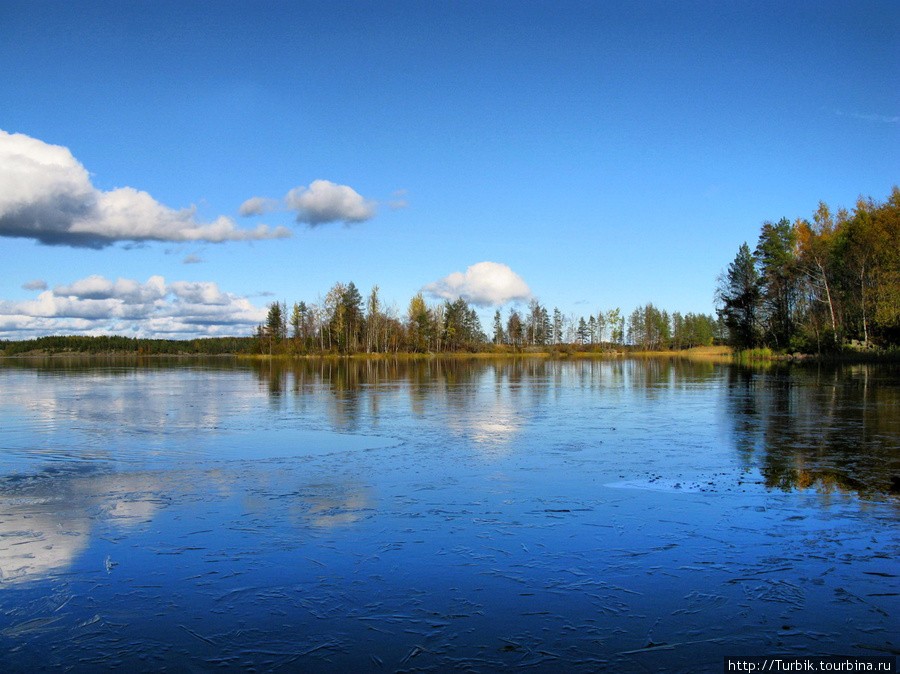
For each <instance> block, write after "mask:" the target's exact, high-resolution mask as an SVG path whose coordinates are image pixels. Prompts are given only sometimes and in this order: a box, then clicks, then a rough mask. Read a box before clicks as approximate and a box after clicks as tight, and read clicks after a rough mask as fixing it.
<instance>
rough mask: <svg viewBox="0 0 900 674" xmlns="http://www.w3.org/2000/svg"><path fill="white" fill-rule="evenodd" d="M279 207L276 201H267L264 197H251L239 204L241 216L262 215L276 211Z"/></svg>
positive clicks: (279, 204)
mask: <svg viewBox="0 0 900 674" xmlns="http://www.w3.org/2000/svg"><path fill="white" fill-rule="evenodd" d="M280 207H281V203H280V202H279V201H278V200H277V199H268V198H266V197H251V198H250V199H247V201H245V202H244V203H242V204H241V208H240V213H241V215H244V216H247V215H262V214H263V213H271V212H272V211H277V210H278V209H279V208H280Z"/></svg>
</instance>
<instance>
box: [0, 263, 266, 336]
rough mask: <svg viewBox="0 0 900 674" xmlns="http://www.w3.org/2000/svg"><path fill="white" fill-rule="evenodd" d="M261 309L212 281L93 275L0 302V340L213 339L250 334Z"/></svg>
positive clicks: (260, 317) (260, 319) (261, 318)
mask: <svg viewBox="0 0 900 674" xmlns="http://www.w3.org/2000/svg"><path fill="white" fill-rule="evenodd" d="M266 312H267V309H266V308H265V307H257V306H256V305H254V304H253V303H251V302H250V301H249V300H247V299H246V298H244V297H240V296H237V295H233V294H231V293H226V292H223V291H222V290H220V289H219V287H218V286H217V285H216V284H215V283H209V282H186V281H175V282H173V283H169V284H167V283H166V281H165V279H164V278H163V277H162V276H151V277H150V278H149V279H148V280H147V281H146V282H144V283H141V282H140V281H136V280H134V279H124V278H119V279H117V280H115V281H112V280H110V279H107V278H105V277H103V276H99V275H94V276H89V277H87V278H84V279H79V280H77V281H74V282H73V283H71V284H69V285H57V286H55V287H54V288H53V289H52V290H45V291H44V292H41V293H40V294H39V295H38V297H37V298H36V299H34V300H29V301H24V302H11V301H0V336H2V337H5V338H7V339H24V338H28V337H36V336H40V335H46V334H61V333H64V334H74V333H81V334H104V333H117V334H128V333H130V334H134V335H137V336H147V337H151V336H156V337H165V336H175V337H189V336H195V335H199V336H216V335H241V334H250V333H251V332H252V331H253V329H254V328H255V327H256V325H258V324H259V323H261V322H263V321H264V320H265V317H266Z"/></svg>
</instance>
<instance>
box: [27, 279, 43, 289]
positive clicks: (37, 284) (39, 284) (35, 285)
mask: <svg viewBox="0 0 900 674" xmlns="http://www.w3.org/2000/svg"><path fill="white" fill-rule="evenodd" d="M22 289H23V290H46V289H47V282H46V281H42V280H41V279H35V280H34V281H29V282H28V283H23V284H22Z"/></svg>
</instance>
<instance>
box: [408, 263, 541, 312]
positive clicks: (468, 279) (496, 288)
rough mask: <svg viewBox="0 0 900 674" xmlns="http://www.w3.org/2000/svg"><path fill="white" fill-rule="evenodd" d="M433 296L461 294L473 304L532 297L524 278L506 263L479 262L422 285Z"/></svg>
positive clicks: (445, 297) (482, 304)
mask: <svg viewBox="0 0 900 674" xmlns="http://www.w3.org/2000/svg"><path fill="white" fill-rule="evenodd" d="M422 290H423V292H426V293H428V294H429V295H431V296H432V297H437V298H441V299H448V300H455V299H456V298H458V297H462V298H463V299H464V300H466V302H469V303H470V304H474V305H476V306H481V307H487V306H500V305H502V304H506V303H507V302H518V301H525V300H528V299H530V298H531V289H530V288H529V287H528V284H527V283H525V281H524V279H523V278H522V277H521V276H519V275H518V274H516V273H515V272H514V271H513V270H512V269H510V268H509V267H507V266H506V265H505V264H500V263H498V262H479V263H478V264H473V265H472V266H471V267H469V268H468V269H466V271H465V273H463V272H459V271H455V272H453V273H452V274H449V275H448V276H445V277H444V278H442V279H439V280H437V281H435V282H434V283H429V284H428V285H426V286H424V287H423V288H422Z"/></svg>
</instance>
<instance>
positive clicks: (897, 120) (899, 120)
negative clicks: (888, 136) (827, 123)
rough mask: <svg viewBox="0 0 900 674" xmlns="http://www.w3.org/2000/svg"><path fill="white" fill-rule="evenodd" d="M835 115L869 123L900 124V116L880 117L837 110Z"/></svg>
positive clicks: (875, 114)
mask: <svg viewBox="0 0 900 674" xmlns="http://www.w3.org/2000/svg"><path fill="white" fill-rule="evenodd" d="M834 114H836V115H838V116H840V117H853V118H855V119H863V120H865V121H867V122H877V123H879V124H900V115H879V114H877V113H863V112H844V111H843V110H835V111H834Z"/></svg>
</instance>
